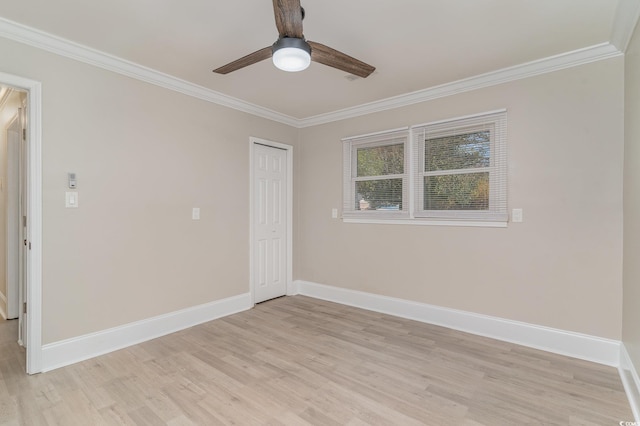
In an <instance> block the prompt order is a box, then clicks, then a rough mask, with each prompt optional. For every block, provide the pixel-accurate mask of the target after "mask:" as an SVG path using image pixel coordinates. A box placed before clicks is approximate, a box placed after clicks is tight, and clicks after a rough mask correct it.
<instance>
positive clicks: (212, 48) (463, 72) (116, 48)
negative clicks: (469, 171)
mask: <svg viewBox="0 0 640 426" xmlns="http://www.w3.org/2000/svg"><path fill="white" fill-rule="evenodd" d="M630 1H633V2H635V0H620V2H621V3H629V2H630ZM618 3H619V1H618V0H387V1H380V0H378V1H372V0H302V6H303V7H304V8H305V11H306V17H305V20H304V34H305V37H306V38H307V39H309V40H313V41H316V42H320V43H323V44H326V45H328V46H331V47H333V48H335V49H338V50H340V51H343V52H344V53H347V54H349V55H351V56H354V57H356V58H358V59H360V60H362V61H364V62H367V63H369V64H371V65H374V66H375V67H376V68H377V69H376V71H375V72H374V74H372V75H371V76H369V77H368V78H366V79H361V78H357V79H355V80H351V79H348V78H347V77H348V76H347V74H346V73H345V72H342V71H339V70H336V69H333V68H329V67H326V66H324V65H320V64H315V63H313V64H312V65H311V67H310V68H309V69H307V70H305V71H303V72H299V73H286V72H283V71H280V70H278V69H276V68H275V67H274V66H273V65H272V64H271V62H270V61H269V60H266V61H263V62H261V63H258V64H255V65H252V66H249V67H247V68H244V69H242V70H239V71H236V72H233V73H231V74H228V75H218V74H214V73H213V72H212V71H211V70H212V69H214V68H217V67H219V66H221V65H224V64H226V63H227V62H230V61H232V60H235V59H237V58H239V57H241V56H244V55H246V54H248V53H251V52H253V51H255V50H258V49H260V48H263V47H266V46H269V45H271V44H272V43H273V42H274V41H275V40H276V39H277V36H278V34H277V30H276V27H275V21H274V16H273V7H272V2H271V1H269V0H243V1H232V0H228V1H219V0H189V1H176V0H135V1H131V0H109V1H103V2H95V1H87V0H56V1H51V0H19V1H15V0H14V1H11V2H3V5H2V9H0V16H1V17H3V18H5V19H7V20H10V21H14V22H17V23H20V24H24V25H26V26H29V27H32V28H36V29H39V30H41V31H44V32H47V33H50V34H52V35H55V36H58V37H62V38H64V39H67V40H70V41H74V42H76V43H79V44H82V45H84V46H88V47H91V48H94V49H97V50H99V51H102V52H105V53H109V54H111V55H115V56H117V57H120V58H123V59H126V60H128V61H132V62H134V63H137V64H140V65H143V66H145V67H149V68H152V69H155V70H158V71H161V72H163V73H166V74H169V75H171V76H174V77H177V78H179V79H182V80H186V81H188V82H191V83H194V84H197V85H199V86H203V87H206V88H208V89H211V90H214V91H216V92H219V93H222V94H224V95H227V96H231V97H234V98H237V99H240V100H242V101H245V102H248V103H251V104H255V105H258V106H260V107H263V108H267V109H270V110H273V111H276V112H278V113H281V114H284V115H287V116H290V117H293V118H294V119H305V118H309V117H313V116H317V115H319V114H326V113H330V112H334V111H337V110H342V109H345V108H352V107H355V106H358V105H362V104H366V103H370V102H374V101H379V100H381V99H386V98H390V97H394V96H398V95H402V94H406V93H409V92H414V91H417V90H421V89H426V88H432V87H434V86H439V85H442V84H446V83H450V82H453V81H457V80H460V79H464V78H469V77H473V76H477V75H480V74H484V73H488V72H492V71H496V70H501V69H504V68H507V67H513V66H516V65H520V64H523V63H526V62H530V61H535V60H539V59H542V58H548V57H551V56H554V55H559V54H563V53H566V52H570V51H575V50H577V49H582V48H586V47H590V46H594V45H597V44H600V43H607V42H610V41H611V38H612V34H614V32H615V31H614V30H615V29H614V21H615V18H616V8H617V7H618Z"/></svg>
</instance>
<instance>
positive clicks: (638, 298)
mask: <svg viewBox="0 0 640 426" xmlns="http://www.w3.org/2000/svg"><path fill="white" fill-rule="evenodd" d="M638 117H640V30H639V29H638V28H636V31H635V33H634V35H633V38H632V40H631V44H630V45H629V48H628V50H627V52H626V55H625V127H624V129H625V146H624V272H623V280H624V287H623V296H624V302H623V312H624V314H623V320H622V341H623V343H624V345H625V347H626V349H627V351H628V352H629V356H630V357H631V360H632V361H633V364H634V366H635V368H636V370H638V369H640V222H639V221H638V218H640V119H639V118H638Z"/></svg>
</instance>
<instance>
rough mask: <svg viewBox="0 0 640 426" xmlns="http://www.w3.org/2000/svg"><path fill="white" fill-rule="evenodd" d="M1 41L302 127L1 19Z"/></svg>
mask: <svg viewBox="0 0 640 426" xmlns="http://www.w3.org/2000/svg"><path fill="white" fill-rule="evenodd" d="M0 37H4V38H7V39H9V40H13V41H17V42H19V43H23V44H27V45H29V46H32V47H36V48H38V49H43V50H46V51H48V52H51V53H55V54H57V55H60V56H64V57H67V58H70V59H74V60H76V61H80V62H84V63H86V64H89V65H94V66H96V67H100V68H103V69H106V70H109V71H113V72H115V73H118V74H122V75H126V76H127V77H132V78H135V79H138V80H141V81H144V82H146V83H150V84H154V85H156V86H160V87H163V88H165V89H169V90H173V91H176V92H179V93H182V94H185V95H187V96H192V97H194V98H198V99H202V100H204V101H207V102H212V103H215V104H218V105H222V106H225V107H228V108H232V109H235V110H238V111H242V112H246V113H248V114H252V115H255V116H258V117H262V118H266V119H269V120H272V121H277V122H280V123H283V124H287V125H289V126H293V127H298V120H297V119H296V118H294V117H291V116H288V115H285V114H281V113H279V112H277V111H273V110H270V109H267V108H264V107H261V106H259V105H255V104H252V103H250V102H245V101H243V100H240V99H237V98H234V97H231V96H227V95H225V94H223V93H220V92H216V91H215V90H211V89H207V88H206V87H202V86H199V85H197V84H193V83H190V82H188V81H185V80H182V79H179V78H177V77H173V76H171V75H168V74H165V73H162V72H160V71H156V70H154V69H151V68H148V67H145V66H143V65H139V64H136V63H134V62H131V61H127V60H126V59H122V58H118V57H117V56H113V55H110V54H108V53H104V52H101V51H99V50H96V49H92V48H90V47H87V46H83V45H81V44H78V43H75V42H72V41H70V40H66V39H64V38H61V37H58V36H55V35H52V34H49V33H46V32H44V31H40V30H37V29H35V28H31V27H27V26H26V25H22V24H19V23H17V22H13V21H10V20H8V19H4V18H0Z"/></svg>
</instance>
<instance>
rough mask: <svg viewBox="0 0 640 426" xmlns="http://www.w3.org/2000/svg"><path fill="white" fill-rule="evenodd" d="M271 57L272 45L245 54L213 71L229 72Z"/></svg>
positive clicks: (219, 72)
mask: <svg viewBox="0 0 640 426" xmlns="http://www.w3.org/2000/svg"><path fill="white" fill-rule="evenodd" d="M270 57H271V46H269V47H265V48H264V49H260V50H257V51H255V52H253V53H250V54H248V55H247V56H243V57H242V58H240V59H236V60H235V61H233V62H229V63H228V64H227V65H223V66H221V67H220V68H216V69H215V70H213V72H215V73H218V74H229V73H230V72H231V71H236V70H239V69H240V68H244V67H246V66H249V65H253V64H255V63H257V62H260V61H263V60H265V59H267V58H270Z"/></svg>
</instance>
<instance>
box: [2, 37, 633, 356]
mask: <svg viewBox="0 0 640 426" xmlns="http://www.w3.org/2000/svg"><path fill="white" fill-rule="evenodd" d="M0 51H2V52H3V68H2V71H3V72H8V73H12V74H16V75H20V76H24V77H27V78H31V79H34V80H38V81H41V82H42V84H43V132H44V133H43V209H44V220H43V226H44V233H43V242H44V247H43V273H44V280H43V297H44V298H43V337H44V338H43V343H45V344H46V343H51V342H55V341H58V340H61V339H65V338H69V337H74V336H79V335H82V334H86V333H90V332H94V331H99V330H103V329H106V328H109V327H114V326H117V325H121V324H125V323H128V322H132V321H136V320H140V319H144V318H148V317H151V316H154V315H159V314H163V313H167V312H171V311H175V310H178V309H182V308H186V307H190V306H194V305H198V304H202V303H206V302H209V301H213V300H218V299H221V298H224V297H229V296H233V295H237V294H241V293H245V292H247V291H248V289H249V282H248V280H249V269H248V266H249V265H248V263H249V252H248V249H249V244H248V237H249V226H248V225H249V214H248V204H249V196H248V190H249V181H248V177H249V170H248V165H249V144H248V139H249V136H257V137H261V138H265V139H271V140H276V141H279V142H283V143H289V144H293V145H295V146H296V151H295V155H296V158H295V179H294V182H295V188H294V191H295V199H294V208H295V213H296V219H295V221H294V227H295V228H294V232H295V236H294V237H295V250H294V268H295V269H294V278H296V279H304V280H309V281H314V282H318V283H323V284H329V285H335V286H340V287H345V288H351V289H356V290H363V291H368V292H373V293H378V294H383V295H389V296H394V297H400V298H404V299H410V300H415V301H419V302H425V303H430V304H434V305H439V306H445V307H450V308H455V309H463V310H467V311H471V312H477V313H483V314H487V315H494V316H498V317H503V318H511V319H515V320H520V321H525V322H529V323H534V324H540V325H545V326H550V327H556V328H560V329H566V330H572V331H577V332H583V333H587V334H592V335H597V336H602V337H607V338H613V339H619V338H620V337H621V334H620V333H621V321H622V319H621V305H622V302H621V301H622V267H621V265H622V162H623V155H622V154H623V130H622V129H623V109H622V105H623V67H624V65H623V60H622V59H621V58H618V59H612V60H607V61H601V62H597V63H594V64H589V65H585V66H581V67H578V68H572V69H568V70H563V71H559V72H554V73H550V74H546V75H542V76H537V77H534V78H529V79H526V80H521V81H516V82H511V83H507V84H503V85H500V86H495V87H491V88H486V89H482V90H476V91H473V92H469V93H464V94H460V95H456V96H451V97H448V98H444V99H438V100H434V101H431V102H427V103H423V104H419V105H414V106H410V107H405V108H401V109H397V110H393V111H387V112H382V113H377V114H372V115H369V116H365V117H359V118H354V119H349V120H344V121H340V122H336V123H331V124H327V125H321V126H315V127H312V128H306V129H302V130H297V129H293V128H290V127H288V126H285V125H281V124H278V123H274V122H271V121H269V120H265V119H261V118H257V117H254V116H251V115H248V114H244V113H241V112H238V111H234V110H230V109H227V108H223V107H220V106H217V105H213V104H210V103H206V102H204V101H201V100H197V99H193V98H189V97H187V96H184V95H181V94H178V93H174V92H171V91H167V90H164V89H161V88H158V87H155V86H152V85H148V84H145V83H142V82H140V81H136V80H133V79H130V78H127V77H123V76H120V75H117V74H114V73H111V72H108V71H105V70H101V69H97V68H94V67H92V66H89V65H86V64H82V63H78V62H75V61H72V60H69V59H65V58H62V57H59V56H56V55H53V54H49V53H46V52H43V51H40V50H37V49H34V48H30V47H26V46H24V45H21V44H18V43H14V42H11V41H7V40H4V39H0ZM203 72H208V70H203ZM498 108H507V109H508V111H509V203H510V207H511V208H513V207H522V208H523V209H524V218H525V221H524V222H523V223H521V224H510V225H509V227H508V228H507V229H490V228H461V227H433V226H422V227H420V226H389V225H360V224H344V223H342V222H341V221H340V220H333V219H331V208H333V207H338V208H340V207H341V200H342V149H341V142H340V138H342V137H344V136H350V135H357V134H361V133H368V132H372V131H377V130H384V129H389V128H394V127H399V126H404V125H410V124H417V123H424V122H428V121H432V120H439V119H444V118H451V117H456V116H462V115H467V114H473V113H478V112H483V111H489V110H494V109H498ZM298 141H301V143H298ZM71 171H72V172H76V173H77V175H78V191H79V194H80V196H79V202H80V208H78V209H75V210H74V209H65V208H64V192H65V190H66V174H67V172H71ZM192 207H200V208H201V210H202V211H201V216H202V219H201V220H200V221H192V220H191V219H190V215H191V208H192ZM460 259H463V261H462V263H461V264H457V263H456V262H457V261H458V260H460Z"/></svg>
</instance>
